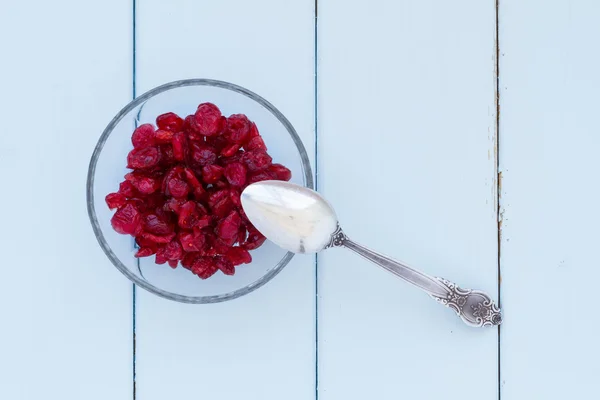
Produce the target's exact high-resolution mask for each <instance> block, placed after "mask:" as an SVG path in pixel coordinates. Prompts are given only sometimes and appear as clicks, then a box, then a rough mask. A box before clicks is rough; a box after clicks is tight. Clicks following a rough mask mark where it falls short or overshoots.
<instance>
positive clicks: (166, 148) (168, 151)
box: [158, 144, 176, 167]
mask: <svg viewBox="0 0 600 400" xmlns="http://www.w3.org/2000/svg"><path fill="white" fill-rule="evenodd" d="M158 152H159V153H160V165H162V166H164V167H169V166H171V165H173V164H174V163H175V161H176V160H175V154H174V153H173V146H171V145H170V144H161V145H159V146H158Z"/></svg>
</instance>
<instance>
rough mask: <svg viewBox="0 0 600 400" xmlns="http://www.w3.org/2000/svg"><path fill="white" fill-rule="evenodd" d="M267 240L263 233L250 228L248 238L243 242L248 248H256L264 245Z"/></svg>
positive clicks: (243, 245)
mask: <svg viewBox="0 0 600 400" xmlns="http://www.w3.org/2000/svg"><path fill="white" fill-rule="evenodd" d="M265 240H267V238H265V236H264V235H263V234H262V233H260V232H259V231H257V230H256V229H250V228H248V238H247V239H246V241H245V242H244V243H243V244H242V247H243V248H244V249H246V250H254V249H257V248H259V247H260V246H262V244H263V243H264V242H265Z"/></svg>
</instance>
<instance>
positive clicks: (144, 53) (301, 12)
mask: <svg viewBox="0 0 600 400" xmlns="http://www.w3.org/2000/svg"><path fill="white" fill-rule="evenodd" d="M137 10H138V15H137V19H136V21H137V28H138V35H137V37H138V41H137V46H136V47H137V55H138V62H137V82H138V93H142V92H144V91H146V90H148V89H150V88H152V87H154V86H157V85H159V84H162V83H165V82H168V81H173V80H177V79H182V78H213V79H220V80H225V81H229V82H233V83H236V84H239V85H241V86H244V87H246V88H248V89H250V90H252V91H254V92H256V93H258V94H260V95H261V96H263V97H265V98H266V99H267V100H269V101H270V102H272V103H273V104H274V105H275V106H276V107H277V108H278V109H279V110H280V111H281V112H282V113H283V114H284V115H285V116H286V117H288V119H289V120H290V121H291V123H292V124H293V125H294V127H295V128H296V130H297V131H298V133H299V134H300V136H301V137H302V140H303V141H304V144H305V146H306V148H307V151H308V153H309V154H310V155H311V159H312V155H313V154H314V142H315V136H314V10H313V4H312V3H311V2H305V1H292V2H281V1H277V0H258V1H252V2H241V1H234V0H227V1H218V2H197V1H191V0H177V1H171V2H168V3H167V2H161V1H152V0H142V1H139V2H138V8H137ZM314 311H315V270H314V257H295V258H294V259H293V261H292V262H291V263H290V264H289V265H288V266H287V267H286V268H285V269H284V270H283V271H282V272H281V274H279V275H278V276H277V277H276V278H275V279H274V280H273V281H272V282H271V283H269V284H267V285H266V286H264V287H263V288H261V289H259V290H258V291H256V292H254V293H252V294H250V295H247V296H245V297H242V298H240V299H237V300H235V301H231V302H226V303H221V304H213V305H195V306H191V305H182V304H178V303H174V302H169V301H166V300H163V299H160V298H157V297H154V296H152V295H150V294H148V293H145V292H143V291H141V290H138V297H137V335H136V338H137V352H136V359H137V367H136V371H137V381H136V382H137V395H138V398H139V399H143V400H152V399H164V398H178V399H191V398H196V397H198V396H201V397H203V398H204V397H206V398H219V399H233V398H249V399H261V400H268V399H281V398H285V399H290V400H293V399H303V400H304V399H307V398H311V397H313V396H314V393H315V388H314V382H315V364H314V363H315V356H314V354H315V349H314V347H315V319H314Z"/></svg>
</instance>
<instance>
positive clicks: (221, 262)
mask: <svg viewBox="0 0 600 400" xmlns="http://www.w3.org/2000/svg"><path fill="white" fill-rule="evenodd" d="M215 265H216V266H217V268H218V269H220V270H221V272H223V273H224V274H225V275H233V274H235V267H234V266H233V264H232V262H231V261H230V260H229V259H228V258H225V257H215Z"/></svg>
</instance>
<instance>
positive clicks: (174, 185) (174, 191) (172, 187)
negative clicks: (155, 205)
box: [167, 178, 190, 198]
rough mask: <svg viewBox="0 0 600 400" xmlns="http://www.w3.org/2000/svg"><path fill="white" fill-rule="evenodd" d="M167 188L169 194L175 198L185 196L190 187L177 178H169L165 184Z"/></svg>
mask: <svg viewBox="0 0 600 400" xmlns="http://www.w3.org/2000/svg"><path fill="white" fill-rule="evenodd" d="M167 189H168V190H169V193H170V194H171V196H173V197H175V198H184V197H187V195H188V193H189V192H190V187H189V186H188V184H187V182H186V181H184V180H181V179H179V178H173V179H171V180H170V181H169V182H168V184H167Z"/></svg>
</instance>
